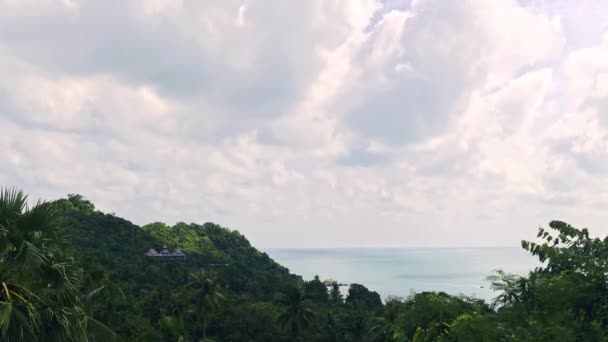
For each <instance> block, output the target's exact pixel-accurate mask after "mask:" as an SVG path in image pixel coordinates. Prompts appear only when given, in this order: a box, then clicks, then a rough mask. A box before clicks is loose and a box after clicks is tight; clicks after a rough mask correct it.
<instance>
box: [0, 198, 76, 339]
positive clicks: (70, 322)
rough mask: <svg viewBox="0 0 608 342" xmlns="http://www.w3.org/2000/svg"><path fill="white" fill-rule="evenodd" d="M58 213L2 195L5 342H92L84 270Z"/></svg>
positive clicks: (0, 319)
mask: <svg viewBox="0 0 608 342" xmlns="http://www.w3.org/2000/svg"><path fill="white" fill-rule="evenodd" d="M68 245H69V241H68V240H67V238H66V236H65V232H64V230H63V228H62V227H61V226H60V225H59V224H58V220H57V213H56V211H55V208H54V207H53V206H52V205H51V204H49V203H44V202H40V201H38V202H37V203H36V204H35V205H34V206H32V207H29V206H28V205H27V196H26V195H25V194H23V192H21V191H17V190H9V189H3V190H1V191H0V282H1V289H0V337H2V340H4V341H33V340H40V339H41V336H44V340H46V341H78V340H86V339H87V333H86V332H87V320H86V315H85V313H84V310H83V308H82V305H81V303H80V297H79V284H80V282H81V280H82V270H81V268H80V267H78V266H77V265H76V264H74V263H73V262H72V261H71V260H70V259H68V258H67V256H66V248H67V246H68Z"/></svg>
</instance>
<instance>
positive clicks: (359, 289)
mask: <svg viewBox="0 0 608 342" xmlns="http://www.w3.org/2000/svg"><path fill="white" fill-rule="evenodd" d="M346 303H349V304H353V305H355V306H359V307H365V308H367V309H369V310H380V309H382V300H381V299H380V295H379V294H378V292H375V291H370V290H368V289H367V287H365V286H363V285H361V284H351V285H350V287H349V288H348V297H346Z"/></svg>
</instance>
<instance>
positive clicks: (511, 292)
mask: <svg viewBox="0 0 608 342" xmlns="http://www.w3.org/2000/svg"><path fill="white" fill-rule="evenodd" d="M487 280H488V281H490V288H491V289H492V290H493V291H497V292H500V294H499V295H498V296H497V297H496V298H494V300H493V301H492V305H491V307H492V308H493V309H496V308H498V307H501V306H506V305H511V304H514V303H516V302H521V301H522V299H523V298H525V297H527V295H528V288H529V286H528V280H527V279H526V278H524V277H520V276H517V275H514V274H510V273H506V272H504V271H502V270H496V271H495V274H492V275H490V276H488V277H487Z"/></svg>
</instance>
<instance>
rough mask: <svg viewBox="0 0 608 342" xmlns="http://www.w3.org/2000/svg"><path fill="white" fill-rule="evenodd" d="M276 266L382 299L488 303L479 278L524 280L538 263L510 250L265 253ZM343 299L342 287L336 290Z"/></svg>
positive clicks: (282, 250) (485, 284)
mask: <svg viewBox="0 0 608 342" xmlns="http://www.w3.org/2000/svg"><path fill="white" fill-rule="evenodd" d="M266 252H267V253H268V255H270V257H271V258H273V259H274V260H275V261H276V262H278V263H280V264H281V265H283V266H285V267H287V268H289V270H290V271H291V272H292V273H295V274H298V275H301V276H302V277H303V278H304V279H305V280H310V279H312V278H313V277H314V276H315V275H318V276H319V277H320V278H321V280H325V279H329V278H332V279H335V280H337V281H338V282H340V283H347V284H350V283H359V284H362V285H365V286H366V287H367V288H369V289H370V290H373V291H377V292H378V293H379V294H380V295H381V296H382V298H383V299H386V298H387V296H401V297H407V296H408V295H410V294H411V293H412V291H414V292H421V291H444V292H446V293H449V294H454V295H458V294H464V295H469V296H471V295H473V296H476V297H478V298H482V299H485V300H486V301H490V300H491V299H492V298H494V297H496V295H497V293H495V292H493V291H492V290H491V289H490V288H489V287H490V286H489V282H488V281H487V280H486V279H485V278H486V276H488V275H490V274H491V273H492V272H493V271H494V270H496V269H502V270H504V271H506V272H510V273H514V274H518V275H527V273H528V272H529V271H530V270H532V269H533V268H534V267H536V266H538V265H539V263H538V259H536V258H535V257H533V256H531V255H530V254H528V253H527V252H526V251H524V250H523V249H521V248H516V247H481V248H477V247H475V248H334V249H327V248H323V249H312V248H309V249H292V248H272V249H266ZM342 292H343V294H346V293H347V288H343V289H342Z"/></svg>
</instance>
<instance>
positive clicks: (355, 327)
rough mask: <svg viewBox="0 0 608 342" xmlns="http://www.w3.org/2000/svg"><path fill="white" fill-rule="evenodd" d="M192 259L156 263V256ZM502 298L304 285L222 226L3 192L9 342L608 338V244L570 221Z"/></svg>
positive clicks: (4, 331)
mask: <svg viewBox="0 0 608 342" xmlns="http://www.w3.org/2000/svg"><path fill="white" fill-rule="evenodd" d="M163 244H166V245H167V246H168V247H169V248H177V247H179V248H180V249H181V250H182V251H183V252H184V253H185V254H187V255H188V259H187V260H186V261H185V262H177V263H162V262H154V261H151V260H149V258H146V257H145V256H144V252H145V251H146V250H148V249H149V248H150V246H160V245H163ZM521 245H522V246H521V247H522V248H524V249H525V250H527V251H528V252H529V253H531V254H532V255H534V256H536V257H537V258H538V259H539V262H540V263H539V264H540V265H541V266H539V267H537V268H536V269H534V270H533V271H531V272H530V273H529V274H526V275H512V274H509V273H506V272H503V271H501V270H497V271H496V272H495V273H494V274H488V279H487V280H488V282H489V283H490V284H491V286H492V288H493V290H495V294H496V296H495V299H494V300H493V301H491V302H485V301H484V300H481V299H476V298H472V297H467V296H453V295H448V294H446V293H443V292H420V293H412V294H411V295H410V296H408V297H406V298H402V297H388V298H381V297H380V295H379V294H378V293H376V292H375V291H374V289H369V288H367V287H366V286H365V284H350V286H349V287H348V289H347V290H343V291H341V289H340V286H339V284H338V283H337V282H334V283H331V284H327V283H324V282H323V281H321V280H320V279H319V278H318V277H315V278H314V279H302V278H301V277H300V276H298V275H296V274H293V273H291V272H290V271H289V270H288V269H287V268H285V267H283V266H281V265H279V264H277V263H276V262H274V261H273V260H272V259H271V258H270V257H269V256H268V255H267V254H266V253H263V252H260V251H258V250H256V248H255V247H253V246H251V244H250V243H249V242H248V240H247V239H246V238H245V237H244V236H243V235H241V234H240V233H239V232H238V231H237V230H231V229H228V228H225V227H222V226H220V225H218V224H215V223H204V224H195V223H177V224H175V225H174V226H168V225H166V224H164V223H161V222H154V223H151V224H147V225H144V226H141V227H140V226H137V225H135V224H133V223H131V222H129V221H128V220H126V219H123V218H120V217H116V216H115V215H114V214H108V213H103V212H100V211H98V210H96V209H95V206H94V204H93V203H91V202H90V201H88V200H87V199H86V198H85V197H83V196H81V195H68V196H67V198H62V199H58V200H55V201H35V200H33V199H29V198H28V197H27V195H26V194H24V193H23V192H22V191H19V190H16V189H10V188H7V189H3V190H2V192H1V193H0V281H1V284H2V286H1V289H0V336H1V340H2V341H57V342H59V341H159V342H160V341H167V342H169V341H182V342H186V341H209V342H210V341H260V342H271V341H319V342H322V341H327V342H340V341H344V342H346V341H352V342H355V341H361V342H363V341H369V342H372V341H378V342H380V341H386V342H393V341H415V342H423V341H608V279H607V278H608V238H604V239H601V238H598V237H592V235H591V233H590V232H589V231H588V230H587V229H578V228H575V227H573V226H570V225H569V224H567V223H565V222H561V221H552V222H550V223H549V225H548V227H546V228H540V229H539V231H538V240H536V241H522V243H521Z"/></svg>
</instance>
